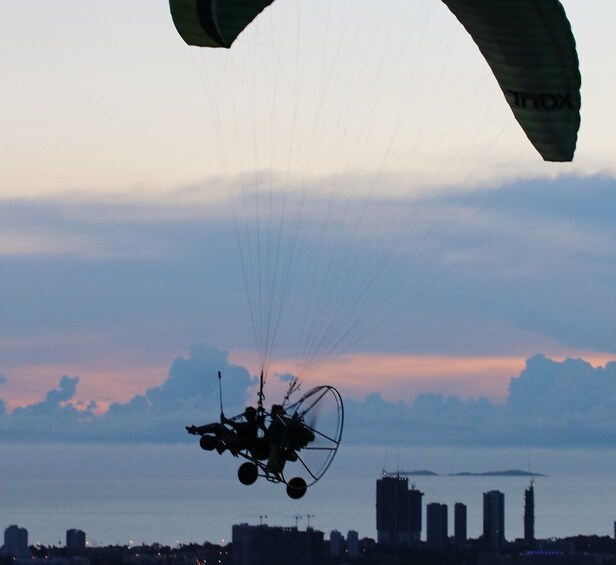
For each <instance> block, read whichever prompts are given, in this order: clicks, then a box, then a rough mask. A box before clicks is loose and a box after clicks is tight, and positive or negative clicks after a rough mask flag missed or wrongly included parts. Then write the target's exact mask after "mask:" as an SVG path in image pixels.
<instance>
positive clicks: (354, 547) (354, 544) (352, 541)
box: [347, 530, 359, 559]
mask: <svg viewBox="0 0 616 565" xmlns="http://www.w3.org/2000/svg"><path fill="white" fill-rule="evenodd" d="M347 553H348V556H349V557H350V558H351V559H353V558H355V557H359V534H358V533H357V532H356V531H355V530H349V533H348V534H347Z"/></svg>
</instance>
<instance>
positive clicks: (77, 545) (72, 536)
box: [66, 529, 86, 554]
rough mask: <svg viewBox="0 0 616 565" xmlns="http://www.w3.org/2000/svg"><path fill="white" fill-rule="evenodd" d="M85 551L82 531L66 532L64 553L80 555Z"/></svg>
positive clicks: (84, 535) (72, 530) (84, 534)
mask: <svg viewBox="0 0 616 565" xmlns="http://www.w3.org/2000/svg"><path fill="white" fill-rule="evenodd" d="M85 549H86V533H85V532H84V531H82V530H75V529H70V530H66V551H67V553H70V554H76V553H81V552H83V551H84V550H85Z"/></svg>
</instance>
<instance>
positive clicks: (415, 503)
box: [408, 485, 423, 544]
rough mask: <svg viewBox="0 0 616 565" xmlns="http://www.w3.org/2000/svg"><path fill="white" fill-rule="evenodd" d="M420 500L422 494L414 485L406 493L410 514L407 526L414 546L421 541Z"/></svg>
mask: <svg viewBox="0 0 616 565" xmlns="http://www.w3.org/2000/svg"><path fill="white" fill-rule="evenodd" d="M422 498H423V492H421V491H419V490H417V489H416V488H415V486H414V485H413V486H411V488H410V490H409V491H408V500H409V512H410V514H411V518H410V524H409V527H410V539H411V544H416V543H419V542H420V541H421V530H422V520H421V507H422Z"/></svg>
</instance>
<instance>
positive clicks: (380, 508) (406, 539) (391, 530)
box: [376, 474, 423, 546]
mask: <svg viewBox="0 0 616 565" xmlns="http://www.w3.org/2000/svg"><path fill="white" fill-rule="evenodd" d="M422 496H423V493H422V492H420V491H418V490H417V489H416V488H412V489H411V490H409V488H408V478H407V477H400V476H399V475H396V476H392V475H385V474H384V475H383V477H381V478H380V479H378V480H377V481H376V530H377V541H378V543H382V544H388V545H394V546H409V545H411V544H413V543H416V542H419V539H420V537H421V527H422V523H421V522H422V520H421V498H422Z"/></svg>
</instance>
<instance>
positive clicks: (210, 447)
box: [199, 436, 218, 451]
mask: <svg viewBox="0 0 616 565" xmlns="http://www.w3.org/2000/svg"><path fill="white" fill-rule="evenodd" d="M199 445H200V446H201V449H204V450H205V451H214V449H216V446H217V445H218V440H217V439H216V438H215V437H214V436H201V439H200V440H199Z"/></svg>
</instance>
